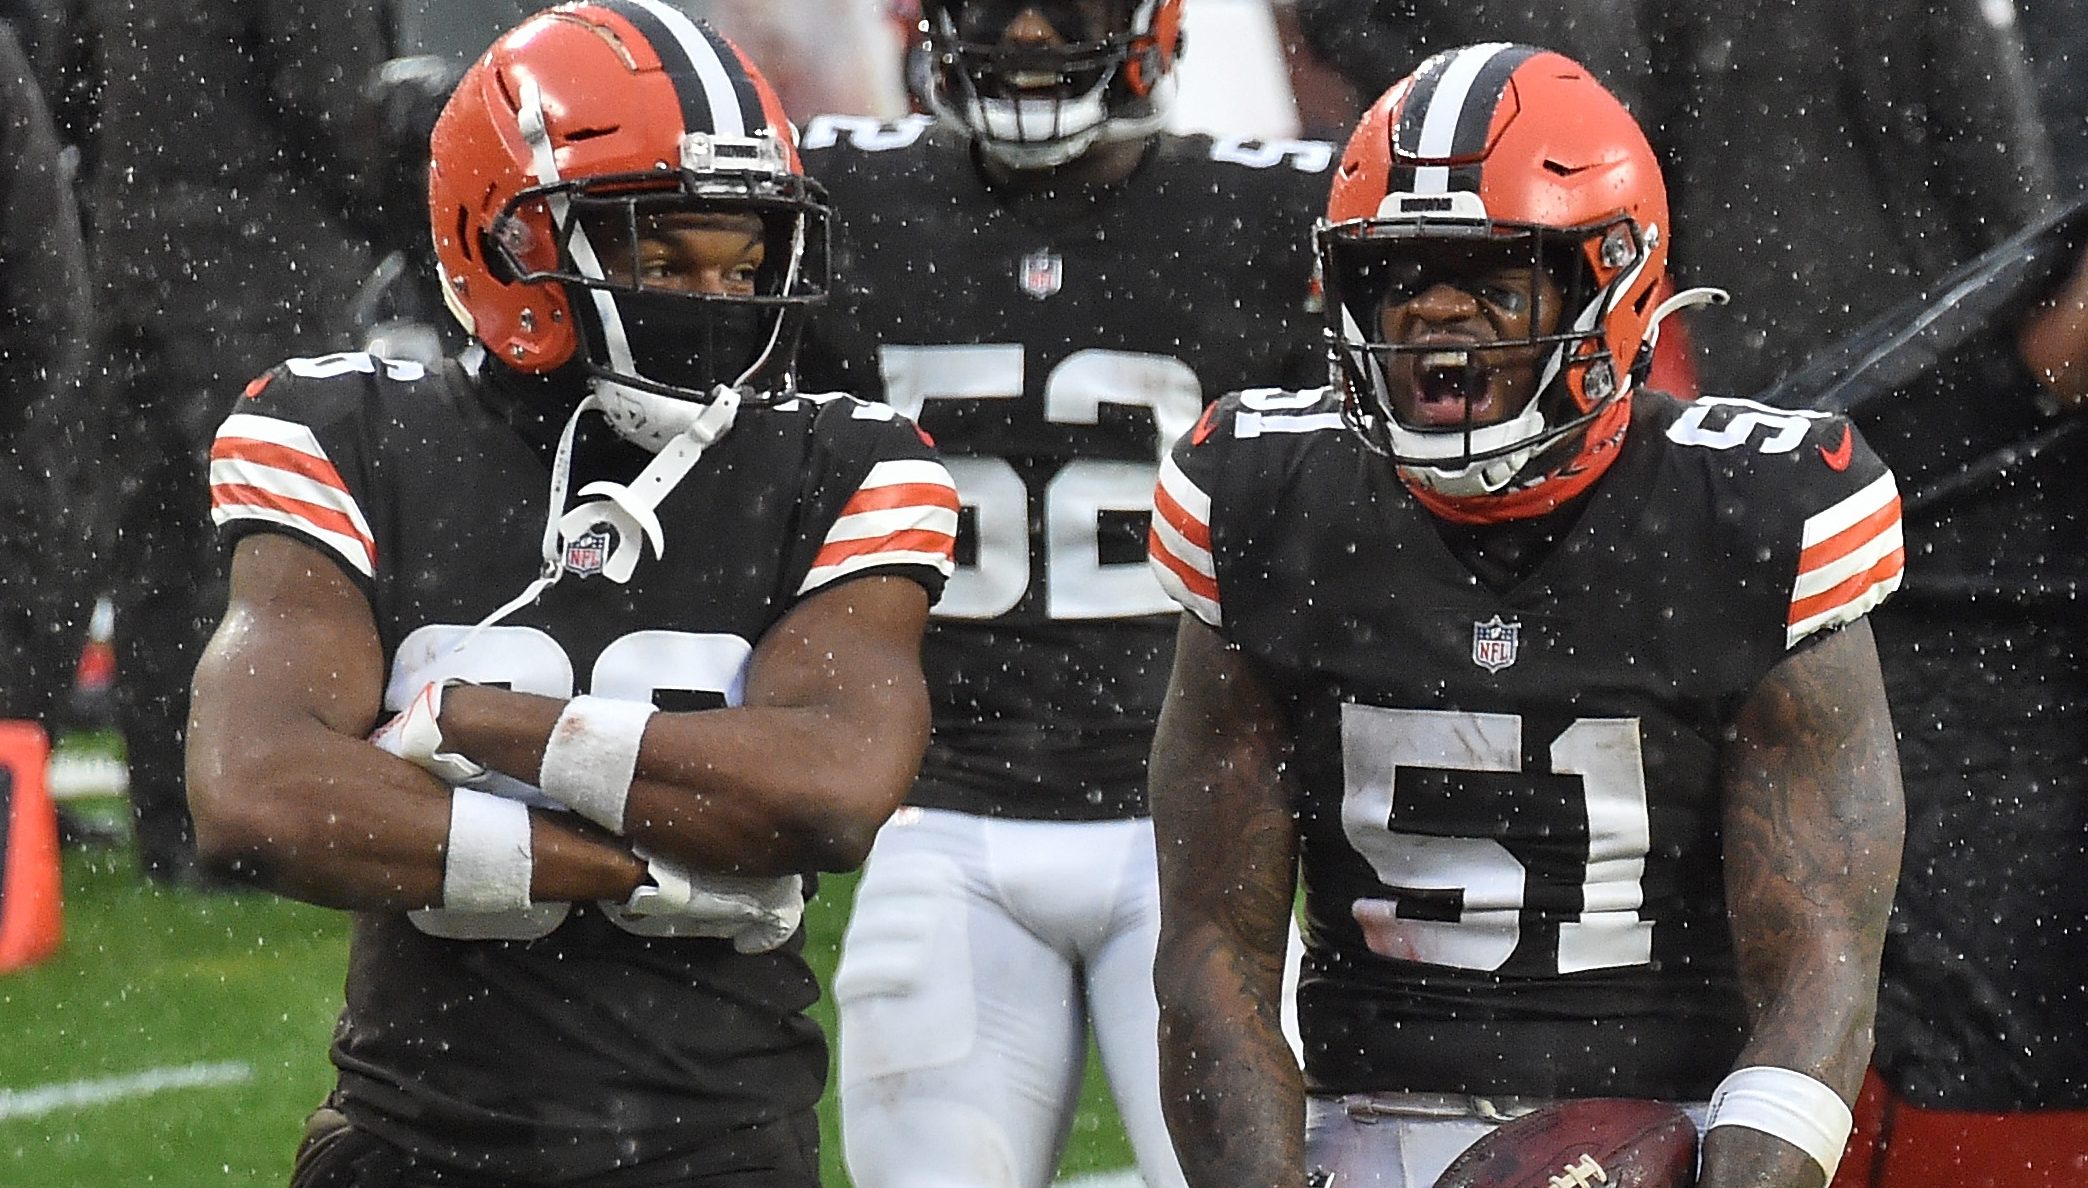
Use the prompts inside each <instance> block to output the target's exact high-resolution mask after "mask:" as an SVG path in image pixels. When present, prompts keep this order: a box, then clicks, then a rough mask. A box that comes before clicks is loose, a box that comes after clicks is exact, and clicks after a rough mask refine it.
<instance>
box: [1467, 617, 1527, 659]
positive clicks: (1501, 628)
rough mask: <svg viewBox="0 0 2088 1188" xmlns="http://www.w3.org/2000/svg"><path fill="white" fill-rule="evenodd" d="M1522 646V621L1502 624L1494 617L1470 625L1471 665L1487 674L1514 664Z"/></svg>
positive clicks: (1499, 619) (1498, 618)
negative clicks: (1476, 666)
mask: <svg viewBox="0 0 2088 1188" xmlns="http://www.w3.org/2000/svg"><path fill="white" fill-rule="evenodd" d="M1521 646H1522V621H1521V620H1517V621H1515V622H1513V623H1504V622H1502V621H1501V616H1499V615H1495V616H1494V617H1493V618H1491V619H1488V620H1487V621H1486V622H1484V623H1474V624H1472V663H1474V664H1476V665H1478V666H1479V667H1481V668H1483V669H1485V670H1486V671H1488V672H1499V671H1501V670H1502V669H1504V668H1506V667H1508V666H1509V665H1511V664H1513V663H1515V656H1516V653H1517V652H1518V651H1520V650H1521Z"/></svg>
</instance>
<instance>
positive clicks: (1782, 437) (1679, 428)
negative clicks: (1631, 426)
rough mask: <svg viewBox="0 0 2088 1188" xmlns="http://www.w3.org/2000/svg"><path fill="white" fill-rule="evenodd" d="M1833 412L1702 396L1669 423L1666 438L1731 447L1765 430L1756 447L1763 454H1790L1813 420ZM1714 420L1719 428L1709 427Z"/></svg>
mask: <svg viewBox="0 0 2088 1188" xmlns="http://www.w3.org/2000/svg"><path fill="white" fill-rule="evenodd" d="M1832 415H1833V414H1832V413H1823V412H1811V411H1808V410H1806V409H1791V408H1774V407H1771V406H1770V405H1767V404H1757V403H1755V402H1754V401H1752V400H1742V399H1739V398H1738V397H1733V396H1703V397H1699V398H1698V399H1696V400H1694V401H1692V402H1691V403H1690V405H1689V407H1688V408H1687V409H1685V410H1683V413H1682V415H1681V416H1679V417H1677V418H1675V423H1674V424H1672V425H1670V426H1668V431H1667V437H1668V440H1669V441H1672V442H1674V443H1675V444H1676V445H1693V446H1704V447H1706V448H1707V449H1713V450H1730V449H1732V448H1733V447H1735V446H1740V445H1745V444H1747V443H1748V442H1749V441H1750V440H1752V439H1753V438H1754V436H1755V435H1756V434H1757V433H1761V432H1765V431H1766V432H1767V434H1768V436H1766V437H1764V438H1763V439H1762V443H1761V444H1760V445H1759V446H1756V447H1755V448H1756V449H1757V450H1759V451H1760V452H1761V453H1764V454H1788V453H1790V452H1791V451H1792V450H1795V449H1797V448H1798V443H1799V442H1801V441H1804V440H1805V433H1806V430H1808V429H1810V428H1812V423H1813V422H1814V421H1821V420H1825V419H1827V418H1828V417H1830V416H1832ZM1711 421H1716V422H1718V425H1719V427H1718V428H1716V429H1712V428H1707V427H1706V426H1707V422H1711Z"/></svg>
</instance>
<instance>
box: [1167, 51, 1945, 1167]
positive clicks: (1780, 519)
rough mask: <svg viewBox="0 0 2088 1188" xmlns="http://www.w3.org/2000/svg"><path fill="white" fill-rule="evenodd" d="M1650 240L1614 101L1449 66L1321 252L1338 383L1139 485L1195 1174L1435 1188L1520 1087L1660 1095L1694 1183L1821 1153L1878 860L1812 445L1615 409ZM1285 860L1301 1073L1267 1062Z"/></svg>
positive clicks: (1897, 557)
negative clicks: (1297, 963) (1689, 1139)
mask: <svg viewBox="0 0 2088 1188" xmlns="http://www.w3.org/2000/svg"><path fill="white" fill-rule="evenodd" d="M1674 234H1675V231H1674V229H1673V228H1672V227H1670V226H1669V222H1668V215H1667V202H1666V195H1665V191H1664V188H1663V186H1662V182H1661V177H1660V172H1659V168H1658V166H1657V164H1656V163H1655V161H1654V159H1653V156H1652V154H1651V152H1650V151H1649V150H1648V148H1647V145H1646V141H1645V138H1644V136H1643V135H1642V134H1641V132H1640V130H1639V128H1638V126H1637V125H1636V124H1635V123H1634V122H1633V120H1632V118H1631V116H1630V115H1629V114H1628V113H1627V112H1626V111H1625V109H1624V107H1623V106H1622V105H1621V104H1620V103H1618V102H1617V100H1616V99H1615V98H1614V97H1613V96H1611V95H1610V93H1609V92H1608V91H1606V90H1605V89H1604V88H1603V87H1602V86H1601V85H1600V84H1599V83H1597V82H1596V81H1595V80H1594V79H1593V78H1592V77H1591V76H1590V75H1589V74H1588V73H1587V72H1586V71H1585V70H1583V69H1582V68H1581V67H1580V66H1578V65H1577V64H1575V63H1574V62H1572V61H1569V60H1568V59H1566V58H1564V57H1562V56H1560V55H1558V54H1555V53H1550V52H1546V51H1543V50H1539V49H1534V48H1531V47H1528V46H1517V45H1508V44H1487V45H1476V46H1470V47H1466V48H1462V49H1457V50H1453V51H1450V52H1446V53H1444V54H1441V55H1438V56H1436V57H1433V58H1431V59H1429V60H1428V61H1427V62H1425V63H1424V64H1423V65H1422V66H1421V67H1419V68H1418V69H1417V70H1416V72H1415V73H1414V74H1413V75H1411V76H1410V77H1408V78H1406V79H1404V80H1402V81H1400V82H1399V83H1397V84H1396V85H1395V86H1393V87H1392V88H1391V90H1389V91H1388V92H1386V94H1385V95H1384V96H1383V97H1382V98H1381V99H1379V100H1378V101H1377V103H1376V104H1375V105H1374V106H1372V107H1371V108H1370V109H1369V111H1368V112H1367V113H1366V114H1365V116H1364V118H1363V119H1362V121H1361V123H1360V124H1359V126H1358V127H1357V129H1356V131H1355V134H1354V136H1353V138H1352V139H1351V140H1350V142H1349V144H1348V148H1347V150H1346V155H1345V156H1344V157H1343V159H1342V162H1341V164H1340V165H1339V166H1338V167H1337V170H1336V174H1335V181H1334V184H1333V187H1332V192H1331V194H1330V197H1329V200H1328V206H1327V217H1326V221H1325V222H1324V223H1323V224H1322V225H1321V227H1320V229H1319V231H1318V233H1317V242H1318V250H1319V255H1320V260H1321V264H1322V272H1323V275H1324V278H1325V285H1326V304H1325V311H1326V319H1327V336H1328V341H1329V345H1330V350H1331V353H1332V355H1333V358H1334V362H1335V366H1336V375H1335V382H1334V383H1333V384H1332V385H1331V386H1329V387H1326V388H1321V389H1318V390H1311V391H1299V392H1292V391H1276V390H1267V389H1264V390H1260V391H1247V392H1242V393H1237V394H1233V395H1229V396H1227V397H1226V398H1225V399H1223V400H1222V401H1221V402H1219V403H1218V404H1217V405H1216V406H1214V407H1213V409H1212V410H1211V412H1210V413H1209V414H1207V415H1206V416H1205V417H1204V418H1203V419H1202V420H1201V421H1200V422H1199V423H1198V425H1197V427H1196V428H1195V429H1194V430H1193V431H1192V432H1191V433H1190V434H1189V435H1188V436H1187V437H1186V438H1184V439H1183V441H1182V442H1181V443H1180V444H1179V445H1178V446H1177V447H1176V449H1175V451H1174V453H1173V454H1172V455H1171V456H1170V459H1169V461H1168V463H1167V464H1166V465H1165V466H1164V467H1163V468H1162V472H1161V478H1160V483H1159V487H1158V490H1157V491H1156V493H1155V496H1154V499H1155V504H1156V512H1155V520H1154V526H1153V537H1152V542H1151V552H1152V560H1153V563H1154V566H1155V570H1156V572H1157V573H1158V574H1159V575H1160V577H1161V580H1162V581H1163V582H1164V583H1165V584H1166V586H1167V588H1168V590H1169V591H1170V592H1171V593H1172V594H1173V595H1174V596H1175V598H1176V599H1177V600H1178V601H1180V602H1181V603H1182V605H1183V606H1184V607H1186V608H1187V609H1188V610H1189V611H1190V614H1189V615H1188V616H1185V617H1184V620H1183V623H1182V634H1181V638H1180V641H1179V643H1178V645H1177V652H1176V659H1175V669H1174V675H1173V678H1172V683H1171V685H1170V688H1169V692H1168V702H1167V709H1166V712H1165V713H1164V714H1163V715H1162V718H1161V722H1160V728H1159V733H1158V737H1157V738H1156V740H1155V744H1154V757H1153V786H1152V798H1153V815H1154V821H1155V825H1156V830H1157V833H1158V841H1159V846H1160V883H1161V901H1162V904H1161V906H1162V913H1161V919H1162V921H1163V924H1164V927H1163V932H1162V937H1161V943H1160V954H1159V960H1158V962H1157V964H1156V967H1155V968H1156V980H1157V982H1158V986H1159V995H1160V1001H1161V1011H1162V1013H1161V1049H1162V1069H1163V1084H1164V1086H1165V1089H1166V1092H1165V1094H1164V1100H1166V1101H1167V1102H1168V1110H1169V1122H1170V1126H1171V1128H1172V1131H1173V1134H1174V1139H1175V1146H1176V1149H1177V1150H1178V1151H1180V1152H1181V1153H1182V1155H1183V1158H1184V1160H1185V1162H1186V1164H1187V1171H1188V1178H1189V1181H1190V1183H1192V1184H1196V1185H1198V1186H1199V1188H1202V1186H1206V1185H1226V1184H1253V1185H1257V1186H1262V1188H1266V1186H1267V1185H1272V1184H1273V1185H1290V1186H1294V1188H1295V1186H1297V1185H1301V1184H1304V1183H1306V1182H1307V1176H1308V1174H1309V1172H1312V1171H1315V1170H1316V1171H1318V1172H1321V1173H1331V1174H1332V1176H1333V1182H1334V1183H1336V1184H1339V1185H1343V1186H1344V1188H1351V1186H1362V1185H1394V1186H1403V1188H1424V1186H1426V1185H1429V1184H1431V1183H1433V1182H1434V1179H1435V1177H1436V1176H1437V1174H1438V1173H1439V1172H1440V1171H1441V1170H1442V1169H1443V1167H1444V1166H1445V1165H1446V1164H1448V1163H1449V1162H1450V1160H1451V1159H1452V1158H1453V1157H1454V1156H1455V1155H1456V1154H1457V1153H1458V1152H1459V1151H1460V1150H1461V1149H1462V1148H1463V1147H1464V1146H1466V1145H1468V1144H1469V1143H1471V1142H1472V1141H1474V1140H1475V1139H1476V1138H1477V1137H1478V1136H1480V1135H1481V1134H1484V1133H1486V1132H1487V1131H1488V1130H1489V1129H1490V1128H1491V1127H1493V1126H1494V1125H1496V1124H1497V1123H1499V1122H1500V1121H1501V1120H1502V1119H1504V1118H1510V1117H1514V1116H1517V1115H1520V1114H1523V1113H1526V1112H1528V1111H1529V1110H1531V1109H1533V1108H1535V1107H1536V1106H1539V1105H1541V1104H1543V1103H1545V1102H1547V1101H1553V1100H1558V1099H1561V1098H1581V1097H1630V1098H1647V1099H1658V1100H1666V1101H1672V1102H1675V1103H1678V1104H1681V1105H1683V1106H1684V1107H1685V1108H1687V1109H1688V1110H1690V1111H1691V1112H1692V1115H1693V1116H1694V1117H1695V1118H1696V1119H1697V1120H1698V1122H1699V1125H1700V1126H1705V1127H1707V1130H1706V1134H1705V1138H1704V1140H1703V1149H1702V1155H1703V1180H1702V1183H1703V1185H1704V1186H1705V1188H1730V1186H1732V1185H1738V1184H1747V1185H1771V1184H1774V1185H1779V1186H1784V1188H1817V1186H1818V1185H1820V1184H1823V1183H1824V1182H1825V1181H1826V1179H1827V1177H1828V1175H1829V1174H1831V1172H1832V1170H1833V1167H1834V1164H1835V1162H1836V1160H1838V1159H1839V1158H1840V1156H1841V1152H1842V1147H1843V1142H1844V1140H1845V1138H1846V1137H1847V1134H1848V1129H1849V1117H1850V1115H1849V1105H1848V1103H1849V1102H1850V1101H1851V1100H1852V1099H1853V1097H1854V1096H1855V1093H1856V1090H1857V1087H1858V1084H1859V1082H1860V1081H1861V1078H1862V1075H1863V1068H1864V1062H1865V1058H1866V1056H1867V1055H1868V1053H1869V1050H1870V1044H1871V1021H1872V1018H1873V1016H1874V1013H1875V1009H1876V995H1877V974H1878V959H1879V948H1880V945H1881V943H1882V939H1883V934H1884V927H1885V920H1886V913H1887V909H1888V907H1889V905H1890V903H1891V900H1892V891H1893V884H1894V879H1895V875H1896V873H1897V870H1898V864H1899V854H1900V841H1901V832H1902V820H1901V801H1900V786H1899V774H1898V766H1897V762H1896V757H1895V751H1894V743H1893V734H1892V727H1891V723H1890V722H1889V721H1888V719H1887V716H1886V703H1885V698H1884V693H1883V690H1882V685H1881V681H1880V678H1879V674H1878V662H1877V656H1876V651H1875V649H1874V647H1873V645H1872V641H1871V633H1870V628H1869V626H1868V624H1867V622H1866V620H1865V618H1864V614H1865V612H1866V611H1867V610H1868V609H1869V608H1870V607H1872V606H1873V605H1875V604H1877V603H1878V602H1879V601H1880V600H1881V599H1883V598H1884V597H1885V596H1886V595H1887V594H1888V593H1889V592H1890V591H1892V590H1893V589H1894V588H1895V586H1896V585H1897V584H1898V582H1899V577H1900V573H1901V569H1902V566H1903V563H1904V552H1903V549H1902V547H1901V542H1900V521H1899V498H1898V495H1897V492H1896V489H1895V485H1894V480H1893V477H1892V475H1891V473H1890V472H1889V471H1887V470H1886V468H1885V467H1884V466H1883V465H1882V464H1881V463H1880V462H1879V461H1878V459H1877V458H1876V456H1875V455H1874V454H1873V453H1872V452H1871V451H1870V449H1869V448H1868V447H1867V446H1866V445H1865V444H1864V442H1863V441H1862V439H1861V438H1860V437H1858V436H1857V435H1856V434H1855V433H1854V432H1853V431H1852V430H1851V428H1850V426H1849V424H1848V422H1847V421H1846V420H1845V419H1843V418H1841V417H1838V416H1833V415H1828V414H1823V413H1812V412H1802V411H1793V410H1788V409H1781V408H1775V407H1770V406H1767V405H1761V404H1756V403H1753V402H1749V401H1744V400H1731V399H1722V398H1715V397H1706V398H1704V399H1701V400H1697V401H1694V402H1683V401H1678V400H1676V399H1674V398H1672V397H1670V396H1668V395H1666V394H1664V393H1661V392H1659V391H1655V390H1650V389H1641V387H1640V384H1639V380H1640V377H1641V375H1642V369H1643V368H1644V367H1645V366H1646V363H1647V359H1648V357H1649V354H1650V349H1651V346H1652V343H1653V340H1654V339H1655V337H1656V336H1657V332H1658V330H1657V328H1658V325H1659V322H1660V320H1661V318H1662V317H1664V316H1665V315H1666V314H1668V313H1669V312H1671V311H1672V309H1673V308H1675V307H1676V306H1677V305H1679V304H1683V303H1687V302H1690V301H1697V300H1702V299H1705V298H1706V297H1707V296H1708V294H1705V293H1702V292H1696V293H1687V294H1683V295H1681V296H1679V297H1678V298H1676V299H1675V300H1674V301H1671V302H1655V301H1654V300H1653V296H1652V295H1653V293H1654V292H1655V288H1656V286H1657V284H1658V283H1659V281H1660V279H1661V276H1662V273H1663V270H1664V268H1665V262H1666V258H1667V249H1668V246H1669V242H1670V240H1671V239H1672V237H1673V235H1674ZM1300 873H1302V877H1303V882H1304V892H1305V905H1306V907H1305V912H1306V949H1307V956H1306V964H1305V970H1304V973H1303V976H1302V980H1301V987H1300V990H1299V995H1298V1012H1299V1022H1300V1025H1301V1027H1302V1030H1303V1032H1304V1039H1305V1053H1304V1069H1303V1071H1302V1075H1301V1072H1300V1070H1299V1068H1298V1067H1297V1066H1296V1065H1295V1064H1293V1063H1292V1061H1291V1059H1290V1053H1289V1051H1288V1049H1287V1048H1286V1047H1285V1046H1284V1044H1283V1042H1282V1040H1281V1039H1280V1038H1278V1035H1277V1028H1276V1009H1277V1007H1276V1003H1277V997H1278V993H1279V990H1278V974H1279V971H1280V966H1281V959H1282V950H1283V928H1284V922H1285V918H1286V916H1287V914H1288V911H1289V908H1290V905H1291V898H1292V889H1293V885H1294V883H1293V881H1294V878H1295V877H1296V876H1297V875H1299V874H1300Z"/></svg>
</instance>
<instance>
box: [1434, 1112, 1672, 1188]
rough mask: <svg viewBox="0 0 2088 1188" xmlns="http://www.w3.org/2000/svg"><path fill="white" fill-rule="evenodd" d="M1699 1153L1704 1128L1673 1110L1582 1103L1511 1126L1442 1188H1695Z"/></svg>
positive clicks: (1453, 1170) (1449, 1175)
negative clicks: (1699, 1128) (1699, 1131)
mask: <svg viewBox="0 0 2088 1188" xmlns="http://www.w3.org/2000/svg"><path fill="white" fill-rule="evenodd" d="M1696 1151H1697V1131H1696V1124H1695V1123H1694V1122H1691V1121H1690V1120H1689V1115H1687V1114H1685V1113H1683V1112H1682V1111H1681V1110H1680V1109H1678V1108H1677V1107H1675V1106H1673V1105H1670V1104H1668V1103H1667V1102H1664V1101H1641V1100H1636V1099H1633V1098H1624V1097H1589V1098H1581V1099H1578V1100H1574V1101H1562V1102H1558V1103H1555V1104H1553V1105H1548V1106H1545V1107H1544V1108H1542V1109H1539V1110H1536V1111H1535V1112H1533V1113H1529V1114H1525V1115H1523V1116H1522V1117H1520V1118H1517V1119H1515V1120H1514V1121H1512V1122H1508V1123H1505V1124H1504V1125H1502V1126H1501V1127H1500V1128H1499V1129H1497V1130H1495V1131H1494V1132H1493V1133H1491V1134H1489V1135H1487V1136H1486V1137H1485V1138H1482V1139H1480V1140H1479V1141H1478V1142H1476V1143H1473V1144H1472V1145H1471V1146H1470V1147H1468V1148H1466V1150H1465V1152H1464V1154H1462V1155H1459V1156H1458V1157H1457V1159H1456V1161H1455V1162H1453V1163H1451V1165H1450V1166H1449V1167H1447V1168H1445V1169H1443V1174H1442V1175H1441V1176H1440V1177H1438V1178H1437V1179H1436V1183H1435V1188H1690V1186H1691V1185H1693V1184H1695V1183H1696Z"/></svg>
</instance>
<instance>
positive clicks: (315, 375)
mask: <svg viewBox="0 0 2088 1188" xmlns="http://www.w3.org/2000/svg"><path fill="white" fill-rule="evenodd" d="M283 366H284V367H286V368H288V369H289V370H290V374H291V375H295V376H301V377H303V378H305V379H332V378H333V377H335V376H337V375H348V374H350V373H352V372H361V373H362V374H364V375H376V374H377V369H378V368H379V367H382V368H384V378H386V379H389V380H397V381H398V382H400V383H402V384H410V383H412V382H413V381H415V380H417V379H421V378H423V377H425V376H426V375H427V374H428V369H427V368H426V367H423V366H421V365H420V364H418V363H415V362H413V361H412V360H410V359H386V358H384V357H382V356H379V355H372V354H369V353H368V352H365V351H342V352H340V353H339V354H334V355H318V356H314V357H313V358H309V359H287V360H285V361H284V362H283Z"/></svg>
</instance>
